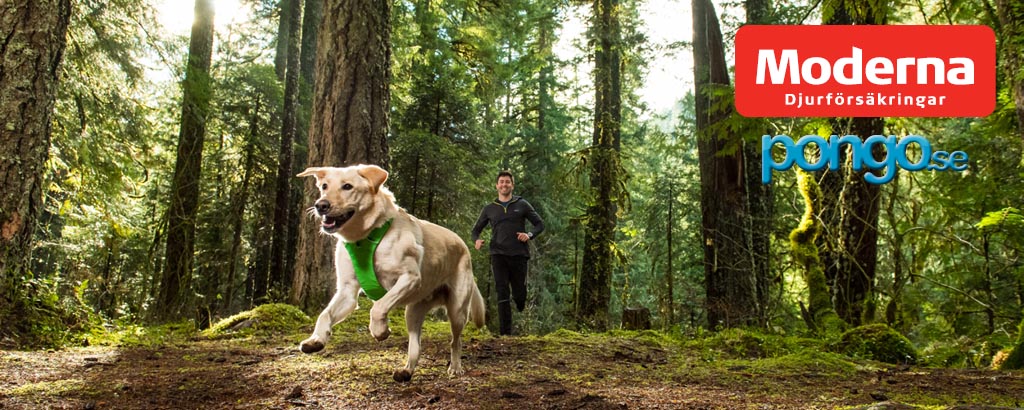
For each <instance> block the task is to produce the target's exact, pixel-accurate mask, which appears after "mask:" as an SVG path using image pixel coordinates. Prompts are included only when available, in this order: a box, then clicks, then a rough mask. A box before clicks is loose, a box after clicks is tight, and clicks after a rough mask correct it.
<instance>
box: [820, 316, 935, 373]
mask: <svg viewBox="0 0 1024 410" xmlns="http://www.w3.org/2000/svg"><path fill="white" fill-rule="evenodd" d="M836 347H837V350H838V351H839V352H840V353H842V354H845V355H847V356H852V357H861V358H865V359H872V360H877V361H880V362H885V363H893V364H903V363H907V364H914V363H917V358H918V354H917V350H915V349H914V345H912V344H911V343H910V340H908V339H907V338H906V337H904V336H903V335H901V334H899V332H897V331H895V330H893V329H892V328H890V327H889V326H886V325H884V324H880V323H877V324H871V325H864V326H860V327H855V328H853V329H850V330H848V331H846V332H845V333H843V335H842V336H840V338H839V342H838V343H837V346H836Z"/></svg>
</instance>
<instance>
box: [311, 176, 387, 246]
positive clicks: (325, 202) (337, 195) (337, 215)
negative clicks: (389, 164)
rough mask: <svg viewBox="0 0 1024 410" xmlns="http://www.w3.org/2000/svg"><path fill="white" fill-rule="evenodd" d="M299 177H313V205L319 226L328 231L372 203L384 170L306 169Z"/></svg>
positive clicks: (364, 209)
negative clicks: (314, 191)
mask: <svg viewBox="0 0 1024 410" xmlns="http://www.w3.org/2000/svg"><path fill="white" fill-rule="evenodd" d="M298 176H300V177H305V176H315V177H316V187H317V189H318V190H319V191H320V198H318V199H317V200H316V202H315V203H314V204H313V208H314V209H315V210H316V214H317V215H319V216H320V217H321V218H322V220H321V222H320V229H322V230H323V231H324V232H325V233H328V234H332V233H335V232H337V231H338V230H339V229H341V228H342V227H343V226H344V225H345V223H346V222H348V221H350V220H352V219H353V218H355V217H356V216H358V215H359V214H360V212H365V211H367V210H369V209H371V208H373V207H374V205H375V200H376V196H377V194H378V193H380V188H381V185H383V184H384V181H385V180H387V179H388V172H387V171H385V170H383V169H381V168H380V167H378V166H376V165H356V166H351V167H345V168H332V167H322V168H307V169H306V170H305V171H302V172H301V173H299V175H298Z"/></svg>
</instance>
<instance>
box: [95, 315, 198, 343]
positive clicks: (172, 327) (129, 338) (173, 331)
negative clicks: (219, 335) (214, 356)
mask: <svg viewBox="0 0 1024 410" xmlns="http://www.w3.org/2000/svg"><path fill="white" fill-rule="evenodd" d="M195 334H196V327H195V325H193V324H192V322H187V321H186V322H178V323H168V324H164V325H160V326H151V327H142V326H134V325H131V326H126V327H124V328H122V329H119V330H118V331H116V332H113V333H110V334H108V338H106V339H103V340H100V342H101V343H97V344H112V345H119V346H145V347H156V346H163V345H167V344H176V343H185V342H187V341H188V340H189V339H191V338H192V337H193V336H195Z"/></svg>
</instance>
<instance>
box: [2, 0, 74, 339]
mask: <svg viewBox="0 0 1024 410" xmlns="http://www.w3.org/2000/svg"><path fill="white" fill-rule="evenodd" d="M70 19H71V2H70V0H12V1H5V2H4V3H3V5H0V33H2V35H3V38H4V41H3V43H0V122H2V124H3V126H0V146H2V147H4V148H3V150H2V152H3V154H0V323H3V326H0V338H2V337H3V336H8V335H12V334H19V333H20V334H24V333H26V332H27V330H28V325H29V323H28V320H26V315H25V314H24V312H23V311H22V309H23V308H24V303H23V302H24V301H23V300H22V296H21V291H20V288H21V286H22V281H23V280H24V274H25V272H26V270H27V267H28V264H29V257H30V255H31V252H32V231H33V229H34V228H35V222H36V218H38V217H39V214H40V212H42V209H43V191H42V187H43V173H44V165H45V163H46V157H47V153H48V152H49V149H50V117H51V115H52V114H53V101H54V94H55V88H56V85H57V73H58V72H59V70H58V66H60V62H61V60H62V58H63V56H64V47H65V45H66V44H67V37H66V35H67V29H68V21H69V20H70Z"/></svg>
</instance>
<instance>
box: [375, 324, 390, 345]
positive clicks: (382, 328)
mask: <svg viewBox="0 0 1024 410" xmlns="http://www.w3.org/2000/svg"><path fill="white" fill-rule="evenodd" d="M370 334H371V335H373V338H374V339H377V341H378V342H383V341H384V340H385V339H387V338H388V336H391V329H389V328H388V322H386V321H383V320H382V321H377V320H371V321H370Z"/></svg>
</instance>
